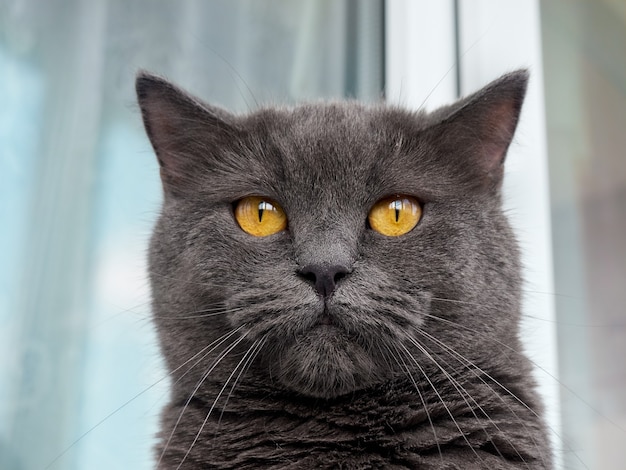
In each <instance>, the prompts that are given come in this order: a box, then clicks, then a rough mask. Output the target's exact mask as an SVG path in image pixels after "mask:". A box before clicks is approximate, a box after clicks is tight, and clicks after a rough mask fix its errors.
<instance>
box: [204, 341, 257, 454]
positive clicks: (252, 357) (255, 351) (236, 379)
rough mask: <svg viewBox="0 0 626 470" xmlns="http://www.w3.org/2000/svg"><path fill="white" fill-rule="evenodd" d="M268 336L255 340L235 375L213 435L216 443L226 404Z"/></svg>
mask: <svg viewBox="0 0 626 470" xmlns="http://www.w3.org/2000/svg"><path fill="white" fill-rule="evenodd" d="M267 336H268V335H265V336H263V338H261V339H260V340H257V341H255V342H254V344H253V345H252V347H251V348H250V349H248V352H247V353H246V354H248V353H250V351H251V350H252V352H251V353H250V356H249V357H248V359H247V360H246V362H245V363H244V364H243V366H242V368H241V370H240V371H239V374H237V377H235V381H234V382H233V386H232V387H231V388H230V392H228V396H227V397H226V400H225V401H224V405H223V406H222V411H221V413H220V417H219V419H218V420H217V426H216V428H215V436H214V437H213V439H214V443H215V437H216V436H217V433H218V431H219V428H220V424H221V423H222V417H223V416H224V411H225V410H226V405H228V401H229V400H230V397H231V395H232V393H233V391H234V390H235V387H236V386H237V383H238V382H239V379H240V378H241V377H242V375H243V374H245V372H246V371H247V370H248V368H249V367H250V366H251V365H252V362H253V361H254V360H255V359H256V357H257V356H258V355H259V352H260V351H261V348H263V346H264V345H265V343H266V341H267ZM253 348H254V349H253ZM244 357H245V356H244Z"/></svg>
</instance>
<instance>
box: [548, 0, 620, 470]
mask: <svg viewBox="0 0 626 470" xmlns="http://www.w3.org/2000/svg"><path fill="white" fill-rule="evenodd" d="M541 15H542V29H543V31H542V34H543V53H544V67H545V88H546V89H545V91H546V93H545V96H546V117H547V125H548V148H549V156H550V185H551V200H552V223H553V246H554V259H555V290H556V293H557V295H556V296H555V301H556V309H557V320H558V330H559V335H558V343H559V344H558V346H559V358H560V359H559V360H560V376H561V381H562V382H563V386H562V388H561V396H562V403H563V409H562V414H563V433H564V438H565V445H564V448H563V451H564V468H572V469H578V468H580V469H582V468H590V469H603V470H613V469H614V470H618V469H621V468H623V466H624V462H625V461H626V447H625V446H624V442H626V365H625V362H624V358H626V310H625V307H624V305H626V289H625V287H626V158H625V157H624V155H625V153H624V149H625V148H626V132H625V131H626V3H624V2H623V1H620V0H602V1H596V0H578V1H569V0H556V1H555V0H550V1H543V2H541ZM583 462H584V464H585V465H586V466H585V465H583Z"/></svg>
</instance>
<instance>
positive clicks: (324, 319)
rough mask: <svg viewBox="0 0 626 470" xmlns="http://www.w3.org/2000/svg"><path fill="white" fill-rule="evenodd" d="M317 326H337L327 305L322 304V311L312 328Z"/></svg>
mask: <svg viewBox="0 0 626 470" xmlns="http://www.w3.org/2000/svg"><path fill="white" fill-rule="evenodd" d="M318 326H337V319H336V318H335V315H334V314H332V313H331V312H330V310H329V309H328V305H326V304H324V310H323V311H322V313H320V314H319V315H318V317H317V321H316V322H315V325H314V327H318Z"/></svg>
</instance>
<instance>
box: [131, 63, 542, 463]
mask: <svg viewBox="0 0 626 470" xmlns="http://www.w3.org/2000/svg"><path fill="white" fill-rule="evenodd" d="M526 82H527V74H526V73H525V72H523V71H522V72H515V73H512V74H509V75H506V76H504V77H502V78H501V79H499V80H498V81H496V82H494V83H492V84H490V85H488V86H487V87H485V88H484V89H483V90H481V91H479V92H478V93H476V94H474V95H472V96H470V97H468V98H465V99H464V100H461V101H460V102H458V103H456V104H454V105H452V106H449V107H446V108H442V109H440V110H437V111H435V112H434V113H431V114H426V113H423V112H418V113H411V112H408V111H404V110H401V109H396V108H393V107H388V106H383V105H379V106H371V107H367V106H364V105H361V104H358V103H354V102H339V103H321V104H310V105H304V106H300V107H295V108H285V109H279V108H270V109H262V110H260V111H257V112H253V113H251V114H249V115H245V116H234V115H231V114H230V113H227V112H225V111H223V110H219V109H216V108H214V107H211V106H208V105H206V104H204V103H202V102H200V101H199V100H197V99H195V98H193V97H191V96H189V95H187V94H185V93H184V92H183V91H181V90H179V89H177V88H176V87H175V86H173V85H171V84H170V83H168V82H167V81H165V80H163V79H161V78H158V77H155V76H152V75H149V74H146V73H141V74H140V75H139V77H138V79H137V92H138V96H139V102H140V105H141V109H142V112H143V117H144V123H145V125H146V130H147V132H148V135H149V136H150V139H151V141H152V144H153V146H154V149H155V152H156V154H157V157H158V159H159V163H160V165H161V175H162V180H163V187H164V194H165V200H164V204H163V210H162V214H161V217H160V218H159V221H158V223H157V225H156V228H155V231H154V235H153V238H152V243H151V249H150V274H151V282H152V292H153V298H154V301H153V308H154V318H155V322H156V325H157V328H158V331H159V334H160V340H161V345H162V350H163V353H164V355H165V358H166V360H167V364H168V366H169V368H170V371H171V372H172V379H173V387H172V395H171V401H170V403H169V405H167V407H166V409H165V410H164V412H163V428H162V433H161V442H160V444H159V447H158V452H157V454H158V458H159V466H158V468H161V469H175V468H185V469H200V468H202V469H204V468H223V469H226V468H229V469H245V468H293V469H296V468H298V469H300V468H302V469H309V468H346V469H356V468H359V469H360V468H390V469H393V468H398V469H400V468H420V469H479V468H480V469H482V468H491V469H509V468H531V469H538V468H551V463H550V461H551V458H550V452H549V449H548V447H547V439H546V435H545V430H544V426H543V424H542V420H541V418H540V405H539V402H538V398H537V395H536V393H535V391H534V384H533V382H532V380H531V378H530V373H529V370H530V367H529V363H528V361H527V359H526V358H525V357H524V356H523V355H522V354H521V353H520V352H518V351H521V345H520V341H519V338H518V335H519V330H518V322H519V316H520V282H521V280H520V262H519V255H518V249H517V246H516V243H515V241H514V237H513V234H512V232H511V229H510V228H509V225H508V223H507V221H506V219H505V217H504V215H503V213H502V210H501V204H500V186H501V180H502V165H503V161H504V156H505V154H506V150H507V147H508V145H509V143H510V140H511V138H512V136H513V132H514V130H515V126H516V123H517V118H518V115H519V111H520V107H521V104H522V100H523V96H524V92H525V88H526ZM393 194H409V195H413V196H415V197H417V198H419V200H420V201H421V202H422V203H423V207H424V215H423V218H422V220H421V221H420V223H419V224H418V225H417V226H416V227H415V229H413V230H412V231H411V232H409V233H407V234H406V235H403V236H401V237H385V236H383V235H380V234H378V233H377V232H374V231H373V230H371V229H370V228H369V227H368V225H367V222H366V220H367V214H368V211H369V210H370V208H371V207H372V205H373V204H374V203H375V202H376V201H378V200H380V199H381V198H383V197H385V196H388V195H393ZM248 195H263V196H267V197H270V198H272V199H274V200H276V201H278V202H279V203H280V204H281V206H282V207H283V208H284V210H285V212H286V214H287V216H288V229H287V230H286V231H283V232H280V233H278V234H275V235H271V236H269V237H265V238H255V237H253V236H251V235H248V234H247V233H245V232H243V231H242V230H241V229H240V228H239V227H238V225H237V223H236V221H235V219H234V217H233V203H234V202H235V201H237V200H239V199H241V198H242V197H244V196H248ZM311 264H315V265H320V266H330V265H342V266H345V267H346V268H347V269H348V271H349V273H348V274H347V275H346V276H345V277H343V278H342V279H341V280H340V281H339V282H338V284H337V286H336V289H335V291H334V293H333V294H332V296H330V297H329V298H328V299H327V300H326V310H327V311H328V312H330V315H331V317H332V325H330V326H329V325H324V324H321V322H320V318H321V316H322V315H323V314H324V310H325V301H324V299H323V298H321V297H320V296H319V295H318V294H317V293H316V291H315V289H314V288H313V286H312V285H311V283H310V282H308V281H307V280H306V279H304V278H303V277H302V276H301V275H299V274H298V271H299V270H300V269H302V268H303V267H304V266H307V265H311ZM229 333H230V336H226V337H225V339H224V340H223V342H221V343H219V342H218V343H217V344H216V345H215V346H216V347H215V349H214V350H207V349H204V348H206V346H207V345H209V344H211V343H212V342H214V341H216V340H218V339H219V338H222V337H223V336H224V335H228V334H229ZM416 343H417V344H416ZM209 351H210V353H209V354H207V355H204V354H201V353H202V352H205V353H207V352H209ZM209 371H210V373H208V372H209ZM194 441H195V442H194ZM192 443H193V445H192ZM181 463H182V465H181Z"/></svg>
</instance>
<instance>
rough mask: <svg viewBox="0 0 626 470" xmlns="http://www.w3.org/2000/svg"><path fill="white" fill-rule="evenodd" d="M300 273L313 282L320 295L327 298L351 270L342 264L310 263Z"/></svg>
mask: <svg viewBox="0 0 626 470" xmlns="http://www.w3.org/2000/svg"><path fill="white" fill-rule="evenodd" d="M299 273H300V275H301V276H302V277H303V278H305V279H307V280H308V281H310V282H311V284H312V285H313V286H314V287H315V290H316V292H317V293H318V294H319V295H321V296H322V297H324V298H326V297H330V295H331V294H332V293H333V292H334V291H335V288H336V287H337V283H338V282H339V281H340V280H341V279H342V278H344V277H345V276H346V274H348V273H349V270H348V268H346V267H345V266H341V265H315V264H310V265H308V266H305V267H304V268H302V269H301V270H300V272H299Z"/></svg>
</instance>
